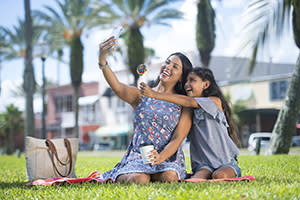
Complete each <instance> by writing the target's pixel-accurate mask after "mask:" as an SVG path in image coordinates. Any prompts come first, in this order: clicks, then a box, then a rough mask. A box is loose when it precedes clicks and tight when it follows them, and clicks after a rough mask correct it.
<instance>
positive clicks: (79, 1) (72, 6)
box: [35, 0, 110, 137]
mask: <svg viewBox="0 0 300 200" xmlns="http://www.w3.org/2000/svg"><path fill="white" fill-rule="evenodd" d="M55 1H56V4H57V5H58V7H59V10H58V11H56V10H55V9H54V8H51V7H49V6H45V9H46V12H42V11H35V16H37V17H38V18H39V19H41V20H43V21H44V23H45V24H46V25H47V27H48V28H47V33H46V35H47V36H46V38H48V39H49V41H51V42H52V44H51V45H52V50H57V51H58V52H62V49H63V47H65V46H67V47H69V49H70V75H71V81H72V86H73V88H74V98H73V105H74V108H75V128H74V133H75V137H78V135H79V134H78V98H79V89H80V85H81V82H82V80H81V78H82V73H83V44H82V41H81V36H82V35H83V32H84V31H85V30H88V29H90V28H92V27H95V26H96V25H97V26H99V25H101V24H105V23H108V22H109V21H110V20H109V19H110V16H109V9H108V8H109V7H108V6H107V5H106V4H103V3H99V4H101V6H99V5H98V6H99V7H98V8H97V10H95V9H92V8H91V6H90V5H91V2H92V1H91V0H62V1H59V0H55ZM101 12H103V13H104V12H105V13H106V14H108V15H105V16H103V15H101V17H99V16H98V14H99V13H101ZM50 38H51V39H50Z"/></svg>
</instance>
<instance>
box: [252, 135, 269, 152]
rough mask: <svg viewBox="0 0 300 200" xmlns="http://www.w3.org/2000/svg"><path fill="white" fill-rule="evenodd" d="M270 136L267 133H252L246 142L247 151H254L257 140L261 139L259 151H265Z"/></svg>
mask: <svg viewBox="0 0 300 200" xmlns="http://www.w3.org/2000/svg"><path fill="white" fill-rule="evenodd" d="M271 135H272V133H269V132H260V133H252V134H251V135H250V137H249V140H248V150H249V151H254V149H255V146H256V142H257V140H258V139H261V140H260V149H266V148H267V147H268V145H269V143H270V139H271Z"/></svg>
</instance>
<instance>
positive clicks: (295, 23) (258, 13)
mask: <svg viewBox="0 0 300 200" xmlns="http://www.w3.org/2000/svg"><path fill="white" fill-rule="evenodd" d="M291 11H292V15H291ZM246 13H248V15H249V21H247V23H246V25H245V28H244V31H245V33H246V34H247V40H245V43H243V44H242V47H243V48H251V49H252V57H251V63H250V64H251V69H253V67H254V66H255V60H256V56H257V55H258V52H259V51H260V50H262V47H264V46H265V45H266V44H268V42H269V41H270V40H271V38H272V37H274V36H275V38H277V39H279V38H280V36H282V35H283V33H284V31H285V30H286V29H287V28H288V26H287V25H288V23H289V22H290V17H292V27H293V36H294V40H295V44H296V46H297V47H298V48H300V1H298V0H284V1H270V0H254V1H251V2H250V3H249V5H248V8H247V10H246ZM299 85H300V54H299V56H298V60H297V63H296V65H295V69H294V73H293V75H292V78H291V82H290V85H289V88H288V91H287V95H286V98H285V100H284V102H283V106H282V108H281V110H280V112H279V115H278V118H277V121H276V123H275V126H274V128H273V131H272V133H273V134H272V138H271V143H270V146H269V153H270V154H283V153H284V154H287V153H288V152H289V148H290V144H291V139H292V136H293V134H294V132H295V125H296V122H297V119H298V116H299V111H300V87H299Z"/></svg>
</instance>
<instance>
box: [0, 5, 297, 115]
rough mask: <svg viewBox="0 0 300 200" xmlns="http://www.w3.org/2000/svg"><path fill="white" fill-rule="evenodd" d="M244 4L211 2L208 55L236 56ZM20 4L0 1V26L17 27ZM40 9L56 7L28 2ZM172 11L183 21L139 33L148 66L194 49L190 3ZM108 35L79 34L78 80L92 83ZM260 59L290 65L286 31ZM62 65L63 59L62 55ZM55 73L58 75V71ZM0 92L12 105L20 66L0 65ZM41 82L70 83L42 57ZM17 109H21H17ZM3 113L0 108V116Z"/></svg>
mask: <svg viewBox="0 0 300 200" xmlns="http://www.w3.org/2000/svg"><path fill="white" fill-rule="evenodd" d="M246 2H248V0H231V1H218V0H212V5H213V7H214V8H215V11H216V46H215V48H214V50H213V52H212V55H213V56H237V55H238V52H237V47H239V44H240V42H241V37H240V30H241V28H240V27H241V23H240V22H241V18H242V13H243V11H244V9H245V6H246ZM23 3H24V1H23V0H0V25H1V26H4V27H8V28H11V27H12V26H13V25H16V24H17V19H18V17H19V18H22V19H23V18H24V5H23ZM44 5H48V6H52V7H54V8H57V6H56V4H55V2H54V1H53V0H31V9H32V10H35V9H43V6H44ZM178 8H179V9H180V10H181V11H182V12H183V13H184V19H183V20H180V21H178V20H177V21H170V24H171V27H163V26H150V27H144V28H142V29H141V31H142V33H143V35H144V44H145V46H146V47H151V48H153V49H155V52H156V56H157V58H156V59H155V60H154V61H152V62H159V61H162V60H164V59H165V58H166V57H167V56H168V55H169V54H171V53H172V52H177V51H181V52H190V51H195V52H197V49H196V40H195V25H196V13H197V9H196V0H186V1H185V2H184V3H182V4H180V5H179V6H178ZM110 33H111V30H109V29H108V30H105V31H100V30H94V31H88V32H85V33H84V34H83V37H82V40H83V44H84V73H83V77H82V78H83V81H84V82H90V81H98V79H99V76H100V72H99V69H98V66H97V54H98V45H99V43H100V42H102V41H103V40H105V38H107V37H108V36H109V35H110ZM267 50H268V51H266V52H265V53H264V54H262V55H259V56H258V60H260V61H266V62H269V61H270V60H272V62H274V63H291V64H294V63H296V60H297V56H298V53H299V50H298V49H297V48H296V46H295V44H294V41H293V37H292V32H291V31H289V32H287V34H286V36H284V37H283V38H282V40H281V42H280V43H279V42H278V41H275V42H273V43H272V45H271V46H270V47H269V48H267ZM64 59H65V60H67V61H68V60H69V58H68V53H66V54H65V57H64ZM112 62H113V65H114V66H112V69H113V70H118V69H122V68H124V65H123V64H122V63H114V61H112ZM33 65H34V70H35V78H36V81H37V82H38V83H39V84H41V82H42V73H41V69H42V62H41V60H40V59H39V58H36V59H34V61H33ZM58 68H59V70H58ZM1 69H2V70H1V72H0V76H1V87H2V92H1V96H0V104H2V105H4V104H8V103H9V102H11V101H13V102H14V101H15V99H14V98H13V97H11V90H13V89H14V88H16V87H17V85H20V83H22V78H23V71H24V61H23V60H22V59H18V60H14V61H3V62H2V63H1ZM45 74H46V78H47V79H50V80H52V81H56V82H59V84H60V85H64V84H69V83H70V78H69V77H70V75H69V66H68V65H66V64H58V62H57V61H55V60H53V59H51V58H48V59H47V60H46V63H45ZM21 107H22V106H21ZM2 109H3V106H2V108H1V106H0V111H1V110H2Z"/></svg>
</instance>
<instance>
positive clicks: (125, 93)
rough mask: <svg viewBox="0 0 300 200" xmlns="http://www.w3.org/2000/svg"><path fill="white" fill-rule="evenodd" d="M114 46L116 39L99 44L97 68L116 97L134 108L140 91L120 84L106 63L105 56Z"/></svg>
mask: <svg viewBox="0 0 300 200" xmlns="http://www.w3.org/2000/svg"><path fill="white" fill-rule="evenodd" d="M115 45H116V39H115V38H114V37H110V38H109V39H108V40H106V41H104V42H102V43H101V44H100V47H99V60H98V62H99V63H98V64H99V68H100V69H101V70H102V72H103V75H104V77H105V79H106V81H107V83H108V84H109V86H110V87H111V88H112V90H113V91H114V92H115V93H116V95H117V96H118V97H120V99H122V100H124V101H126V102H127V103H129V104H130V105H131V106H132V107H133V108H135V107H136V106H137V105H138V103H139V100H140V97H141V93H140V91H139V90H138V88H136V87H131V86H127V85H125V84H123V83H121V82H120V81H119V80H118V78H117V77H116V75H115V74H114V73H113V72H112V70H111V69H110V67H109V66H108V63H107V61H106V58H107V55H108V54H109V53H111V52H112V51H114V50H115V49H114V46H115Z"/></svg>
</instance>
